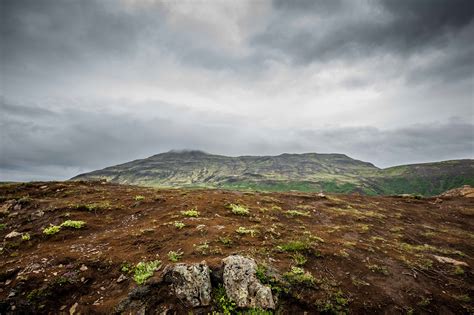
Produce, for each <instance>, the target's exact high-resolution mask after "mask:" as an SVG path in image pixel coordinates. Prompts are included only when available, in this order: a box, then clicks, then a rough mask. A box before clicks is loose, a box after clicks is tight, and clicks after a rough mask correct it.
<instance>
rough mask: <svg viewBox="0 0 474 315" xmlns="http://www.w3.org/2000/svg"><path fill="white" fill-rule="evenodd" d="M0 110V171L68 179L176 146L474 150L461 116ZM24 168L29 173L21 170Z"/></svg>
mask: <svg viewBox="0 0 474 315" xmlns="http://www.w3.org/2000/svg"><path fill="white" fill-rule="evenodd" d="M139 105H140V104H136V106H139ZM0 109H1V111H2V114H3V116H2V119H1V120H0V128H1V129H2V132H3V134H2V138H3V139H2V154H1V156H0V174H3V176H9V178H10V179H17V180H18V179H24V177H28V176H29V178H30V179H53V178H55V179H57V178H59V179H64V178H68V177H72V176H74V175H75V174H77V173H80V172H84V171H89V170H93V169H97V168H102V167H105V166H109V165H113V164H116V163H121V162H125V161H129V160H133V159H137V158H143V157H147V156H150V155H153V154H156V153H158V152H163V151H167V150H171V149H176V148H191V149H196V148H199V149H203V150H205V151H208V152H211V153H218V154H231V155H241V154H255V155H262V154H280V153H283V152H297V153H302V152H313V151H317V152H344V153H346V154H348V155H350V156H352V157H354V158H358V159H362V160H366V161H370V162H374V163H375V164H376V165H378V166H383V167H384V166H390V165H395V164H398V163H411V162H426V161H431V160H433V158H432V157H436V159H451V158H470V157H472V154H473V152H474V139H473V137H472V134H473V133H474V125H473V124H472V123H471V122H467V121H463V120H461V119H459V118H455V119H454V118H453V119H451V120H450V121H448V122H446V123H442V124H421V125H412V126H408V127H405V128H399V129H391V130H390V129H385V130H384V129H378V128H374V127H351V128H324V129H312V130H300V131H294V130H285V129H283V130H279V129H276V130H275V129H267V128H262V127H259V126H255V125H252V124H247V125H246V123H245V122H244V121H243V120H241V119H240V118H239V117H230V116H229V117H222V116H220V117H211V118H207V119H206V118H203V117H201V115H202V114H201V113H199V112H193V111H192V110H190V109H187V108H179V107H178V108H175V112H174V114H175V115H173V119H169V118H163V117H159V116H154V115H152V116H150V117H148V118H146V119H145V118H133V117H130V115H129V114H117V113H114V112H109V111H103V112H101V113H97V112H93V111H87V110H81V109H69V110H61V111H49V110H48V109H43V108H38V107H33V106H12V105H11V104H5V102H4V103H3V104H2V105H1V107H0ZM179 117H182V118H179ZM215 119H217V120H215ZM25 171H28V172H30V173H29V175H24V174H23V173H24V172H25ZM50 172H53V173H50Z"/></svg>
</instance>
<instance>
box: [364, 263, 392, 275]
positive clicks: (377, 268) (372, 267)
mask: <svg viewBox="0 0 474 315" xmlns="http://www.w3.org/2000/svg"><path fill="white" fill-rule="evenodd" d="M367 268H369V269H370V271H372V272H378V273H381V274H383V275H385V276H388V275H389V274H390V272H389V271H388V269H387V267H385V266H379V265H376V264H373V265H367Z"/></svg>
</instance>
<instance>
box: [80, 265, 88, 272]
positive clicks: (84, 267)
mask: <svg viewBox="0 0 474 315" xmlns="http://www.w3.org/2000/svg"><path fill="white" fill-rule="evenodd" d="M87 269H89V268H87V266H86V265H82V266H81V268H79V270H80V271H87Z"/></svg>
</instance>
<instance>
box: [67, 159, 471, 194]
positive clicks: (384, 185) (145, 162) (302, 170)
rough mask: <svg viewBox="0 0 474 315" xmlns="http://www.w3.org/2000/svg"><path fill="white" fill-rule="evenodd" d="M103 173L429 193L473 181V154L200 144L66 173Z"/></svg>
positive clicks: (116, 178) (110, 177)
mask: <svg viewBox="0 0 474 315" xmlns="http://www.w3.org/2000/svg"><path fill="white" fill-rule="evenodd" d="M104 179H105V180H107V181H110V182H114V183H122V184H136V185H143V186H157V187H208V188H209V187H213V188H224V189H237V190H246V189H250V190H269V191H286V190H299V191H326V192H340V193H354V192H357V193H362V194H369V195H379V194H400V193H414V194H423V195H434V194H439V193H441V192H443V191H445V190H448V189H452V188H456V187H460V186H462V185H466V184H467V185H474V160H471V159H462V160H448V161H441V162H429V163H418V164H407V165H398V166H392V167H388V168H379V167H377V166H375V165H374V164H372V163H370V162H365V161H361V160H357V159H353V158H351V157H349V156H347V155H345V154H341V153H313V152H309V153H301V154H297V153H282V154H280V155H275V156H270V155H263V156H252V155H243V156H236V157H231V156H225V155H217V154H211V153H207V152H204V151H200V150H171V151H168V152H163V153H159V154H155V155H152V156H150V157H148V158H144V159H138V160H134V161H130V162H126V163H122V164H118V165H114V166H110V167H106V168H103V169H101V170H96V171H92V172H89V173H84V174H79V175H77V176H75V177H73V178H72V180H104Z"/></svg>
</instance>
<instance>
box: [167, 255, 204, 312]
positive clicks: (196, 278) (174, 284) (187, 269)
mask: <svg viewBox="0 0 474 315" xmlns="http://www.w3.org/2000/svg"><path fill="white" fill-rule="evenodd" d="M163 278H164V280H165V281H166V282H168V283H170V288H171V290H172V291H173V293H174V295H175V296H176V297H177V298H178V299H180V300H182V301H184V302H185V303H186V304H187V305H188V306H191V307H197V306H207V305H209V304H210V303H211V277H210V272H209V267H208V266H207V264H206V262H205V261H203V262H201V263H199V264H175V265H170V266H168V267H166V268H165V270H164V271H163Z"/></svg>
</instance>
